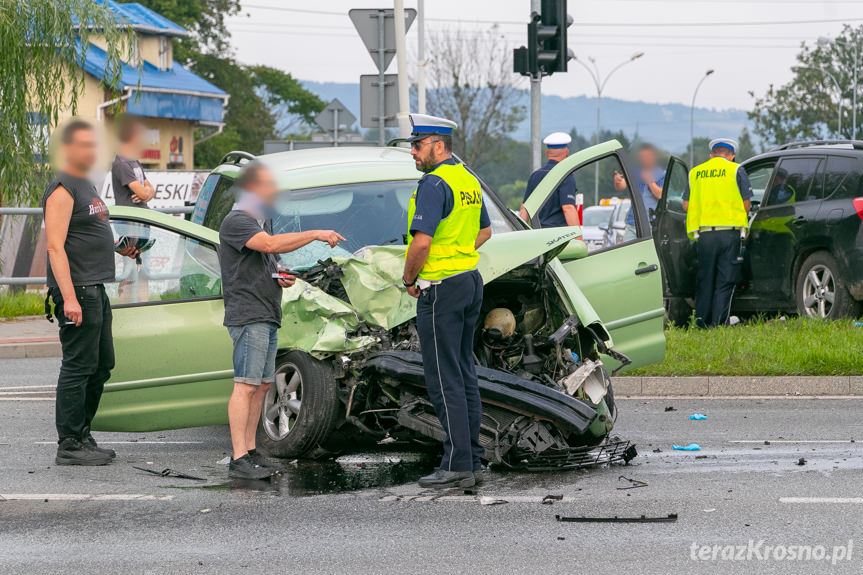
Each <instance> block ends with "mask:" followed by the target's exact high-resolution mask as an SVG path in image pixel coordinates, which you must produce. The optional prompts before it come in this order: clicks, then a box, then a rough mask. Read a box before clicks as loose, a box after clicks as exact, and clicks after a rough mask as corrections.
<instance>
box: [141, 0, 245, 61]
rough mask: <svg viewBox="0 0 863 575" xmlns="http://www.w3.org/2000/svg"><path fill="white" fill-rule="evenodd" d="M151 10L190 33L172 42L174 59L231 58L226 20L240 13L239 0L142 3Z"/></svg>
mask: <svg viewBox="0 0 863 575" xmlns="http://www.w3.org/2000/svg"><path fill="white" fill-rule="evenodd" d="M139 3H140V4H143V5H144V6H146V7H147V8H149V9H150V10H153V11H154V12H158V13H159V14H161V15H162V16H164V17H165V18H167V19H168V20H170V21H171V22H174V23H176V24H179V25H180V26H182V27H183V28H186V29H187V30H189V31H190V32H192V37H191V38H185V39H183V40H182V41H179V42H177V41H175V42H174V59H175V60H177V61H178V62H181V63H188V62H189V61H194V60H195V56H196V55H197V54H217V55H221V56H230V55H231V43H230V40H231V34H230V32H228V28H227V26H226V25H225V19H226V18H228V17H229V16H233V15H236V14H239V13H240V0H182V1H181V2H178V1H177V0H141V1H140V2H139Z"/></svg>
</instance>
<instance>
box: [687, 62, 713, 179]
mask: <svg viewBox="0 0 863 575" xmlns="http://www.w3.org/2000/svg"><path fill="white" fill-rule="evenodd" d="M712 73H713V68H711V69H709V70H708V71H707V72H705V73H704V76H702V77H701V80H699V81H698V84H696V86H695V91H694V92H693V93H692V104H690V106H689V167H690V169H691V168H693V167H694V166H695V97H696V96H697V95H698V89H699V88H701V84H703V83H704V81H705V80H706V79H707V77H708V76H709V75H711V74H712Z"/></svg>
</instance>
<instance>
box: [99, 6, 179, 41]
mask: <svg viewBox="0 0 863 575" xmlns="http://www.w3.org/2000/svg"><path fill="white" fill-rule="evenodd" d="M97 1H98V2H100V3H104V4H105V5H106V6H108V9H109V10H111V11H112V12H114V13H115V14H117V17H118V18H117V19H118V20H119V21H120V22H121V23H123V24H129V25H131V26H132V28H133V29H134V30H136V31H137V32H141V33H143V34H162V35H165V36H188V35H189V32H188V30H186V29H185V28H183V27H182V26H178V25H177V24H174V23H173V22H171V21H170V20H168V19H167V18H165V17H164V16H162V15H161V14H159V13H157V12H153V11H152V10H150V9H149V8H147V7H146V6H142V5H140V4H138V3H137V2H134V3H129V4H121V3H120V2H114V0H97Z"/></svg>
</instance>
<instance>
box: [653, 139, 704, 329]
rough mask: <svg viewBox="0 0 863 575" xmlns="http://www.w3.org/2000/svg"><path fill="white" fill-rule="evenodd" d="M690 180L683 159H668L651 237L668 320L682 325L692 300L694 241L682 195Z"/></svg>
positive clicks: (693, 295)
mask: <svg viewBox="0 0 863 575" xmlns="http://www.w3.org/2000/svg"><path fill="white" fill-rule="evenodd" d="M688 181H689V169H688V168H687V167H686V164H684V163H683V161H682V160H680V159H679V158H676V157H674V156H672V157H671V158H669V159H668V168H667V170H666V172H665V183H664V185H663V186H662V197H661V198H660V199H659V203H658V204H657V206H656V218H655V219H654V222H653V230H654V231H653V236H654V239H655V241H656V250H657V251H658V252H659V260H660V261H661V262H662V272H663V273H662V275H663V280H664V286H663V288H664V289H663V292H664V296H665V307H666V309H667V310H668V316H669V319H670V320H671V321H672V322H673V323H675V324H677V325H683V324H685V323H686V322H687V321H688V320H689V316H690V313H691V311H692V307H691V305H690V303H689V302H691V301H692V300H693V298H694V297H695V268H696V261H695V242H694V241H692V240H691V239H689V237H688V236H687V235H686V212H685V211H683V194H684V192H686V186H687V183H688Z"/></svg>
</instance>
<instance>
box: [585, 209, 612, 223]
mask: <svg viewBox="0 0 863 575" xmlns="http://www.w3.org/2000/svg"><path fill="white" fill-rule="evenodd" d="M611 210H612V208H587V209H586V210H584V221H583V222H582V225H584V226H598V225H599V224H604V223H607V222H608V217H609V215H610V213H611Z"/></svg>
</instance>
